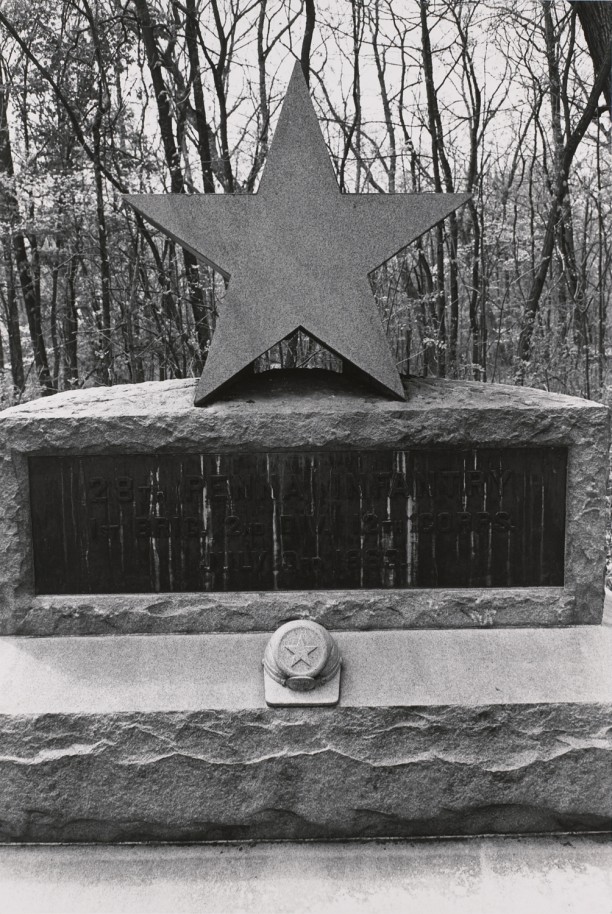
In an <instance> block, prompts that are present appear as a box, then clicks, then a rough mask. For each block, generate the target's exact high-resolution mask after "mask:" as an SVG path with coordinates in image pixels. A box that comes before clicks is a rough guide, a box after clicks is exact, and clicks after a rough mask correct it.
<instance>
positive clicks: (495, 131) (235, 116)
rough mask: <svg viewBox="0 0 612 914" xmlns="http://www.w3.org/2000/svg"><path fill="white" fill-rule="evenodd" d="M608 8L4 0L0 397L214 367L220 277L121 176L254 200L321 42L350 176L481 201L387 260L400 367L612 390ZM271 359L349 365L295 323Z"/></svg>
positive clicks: (382, 292)
mask: <svg viewBox="0 0 612 914" xmlns="http://www.w3.org/2000/svg"><path fill="white" fill-rule="evenodd" d="M611 19H612V4H609V3H606V2H579V3H575V4H572V3H568V2H565V0H563V2H562V0H555V2H539V0H520V2H503V3H502V2H500V0H485V2H481V3H467V2H463V3H461V2H460V3H457V2H451V0H433V2H430V3H419V2H416V0H415V2H412V3H409V4H404V3H399V2H396V0H362V2H358V3H352V4H350V3H338V2H326V3H323V2H318V0H302V2H297V0H292V2H279V0H259V2H248V0H123V2H121V0H62V2H60V3H59V4H58V3H51V2H49V0H28V2H27V3H26V2H25V0H7V2H5V3H4V4H3V5H2V8H1V9H0V238H1V246H0V378H1V381H2V386H1V396H2V405H3V406H9V405H11V403H13V402H16V400H19V399H23V398H24V397H25V398H30V397H32V396H39V395H40V394H41V393H53V392H54V391H57V390H65V389H72V388H78V387H81V386H84V385H92V384H96V385H98V384H118V383H125V382H130V381H133V382H138V381H144V380H157V379H164V378H170V377H187V376H191V375H198V374H199V373H200V371H201V368H202V365H203V363H204V361H205V358H206V352H207V350H208V347H209V344H210V339H211V335H212V333H213V332H214V326H215V316H216V313H217V309H218V308H219V309H222V308H223V295H224V291H225V285H224V280H223V278H222V277H221V276H220V275H215V274H214V273H213V272H212V271H211V270H210V269H208V268H206V267H204V266H203V265H201V264H198V263H197V262H196V261H195V259H194V258H193V257H192V256H191V255H190V254H189V253H187V252H183V251H182V250H181V249H180V248H177V247H176V246H175V245H174V244H173V243H172V242H171V241H169V240H168V239H167V238H165V237H163V236H161V235H159V234H157V233H155V232H154V231H153V230H152V229H151V228H150V227H149V226H147V225H146V224H145V223H144V222H143V221H142V220H141V219H140V218H139V217H138V216H136V215H135V214H134V213H133V212H130V211H128V209H127V208H125V207H124V206H123V204H122V194H124V193H149V192H158V193H159V192H172V193H202V192H206V193H253V192H255V191H256V190H257V185H258V180H259V177H260V175H261V171H262V168H263V165H264V163H265V160H266V155H267V151H268V148H269V144H270V140H271V136H272V135H273V131H274V127H275V124H276V119H277V116H278V111H279V105H280V101H281V100H282V98H283V95H284V92H285V89H286V85H287V81H288V78H289V75H290V73H291V68H292V66H293V62H294V61H295V59H296V58H297V59H300V60H301V61H302V65H303V67H304V71H305V73H306V74H307V76H308V79H309V85H310V92H311V95H312V97H313V99H314V103H315V108H316V110H317V114H318V117H319V121H320V123H321V125H322V127H323V130H324V133H325V136H326V141H327V144H328V147H329V150H330V153H331V156H332V159H333V162H334V165H335V169H336V174H337V176H338V182H339V186H340V188H341V189H342V190H345V191H347V192H360V193H364V192H371V193H394V192H405V191H407V192H411V191H418V192H427V191H432V192H440V191H442V192H451V193H462V192H465V191H468V192H470V193H472V194H473V199H472V202H471V203H470V204H469V205H468V206H466V207H465V208H464V209H463V210H461V211H459V212H457V213H456V214H453V215H452V216H450V217H449V218H448V219H447V220H446V222H445V223H444V224H443V225H440V226H438V227H437V228H435V229H433V230H432V231H431V232H429V233H428V234H427V235H425V236H424V237H423V238H422V239H421V240H420V241H419V242H417V243H415V244H414V245H412V246H411V247H410V248H409V249H408V250H406V251H404V252H402V253H401V254H400V255H398V256H397V257H395V258H393V259H392V260H391V261H389V262H388V263H387V264H386V265H385V266H384V267H381V268H380V269H379V270H377V271H376V273H375V274H374V275H373V276H372V281H373V287H374V290H375V293H376V297H377V301H378V303H379V306H380V311H381V316H382V319H383V321H384V324H385V326H386V329H387V332H388V335H389V340H390V342H391V345H392V348H393V351H394V353H395V357H396V360H397V363H398V366H399V369H400V371H401V372H402V373H404V374H413V375H421V374H425V375H438V376H447V377H459V378H472V379H476V380H482V381H502V382H506V383H524V384H528V385H531V386H536V387H543V388H546V389H549V390H557V391H562V392H564V393H571V394H579V395H582V396H587V397H593V398H596V399H600V398H602V397H603V398H605V392H606V384H607V364H608V359H609V342H608V335H609V334H608V322H609V315H608V311H609V307H608V306H609V298H610V288H612V238H611V237H610V225H611V224H612V213H611V210H612V186H611V185H612V177H611V169H610V164H611V149H610V114H609V107H610V45H611V43H612V42H611V40H610V36H611V35H612V28H611ZM261 361H262V363H263V366H265V367H268V366H273V365H280V366H283V367H291V366H301V365H333V363H334V359H333V357H332V356H331V355H330V354H329V353H325V352H323V351H321V349H320V347H319V346H318V345H316V344H315V343H314V342H312V341H310V340H308V339H307V338H305V337H304V336H303V335H302V334H298V335H297V336H295V337H294V338H291V339H289V340H288V342H287V343H284V344H283V345H282V346H281V347H275V349H274V350H271V351H270V352H269V353H267V354H266V355H265V356H264V357H263V358H262V360H261Z"/></svg>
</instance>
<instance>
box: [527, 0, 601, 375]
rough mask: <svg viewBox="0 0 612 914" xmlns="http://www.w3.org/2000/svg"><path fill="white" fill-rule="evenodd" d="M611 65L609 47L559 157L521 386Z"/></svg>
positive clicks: (531, 303) (530, 311)
mask: <svg viewBox="0 0 612 914" xmlns="http://www.w3.org/2000/svg"><path fill="white" fill-rule="evenodd" d="M549 2H550V0H546V3H545V8H546V5H547V4H548V3H549ZM611 61H612V49H611V48H610V47H608V49H607V54H606V55H605V57H604V60H603V62H602V65H601V68H600V70H599V72H598V73H597V76H596V79H595V82H594V84H593V88H592V89H591V92H590V94H589V98H588V100H587V103H586V105H585V108H584V111H583V113H582V115H581V117H580V120H579V121H578V123H577V125H576V127H575V128H574V130H573V131H571V132H570V133H569V134H568V135H566V137H565V142H564V146H563V149H562V152H561V155H560V156H559V164H558V170H557V174H556V176H555V177H556V180H555V184H554V187H553V195H552V200H551V203H550V208H549V211H548V219H547V222H546V231H545V234H544V241H543V242H542V248H541V251H540V257H539V262H538V266H537V268H536V269H535V272H534V276H533V279H532V283H531V288H530V291H529V295H528V298H527V301H526V303H525V309H524V313H523V326H522V329H521V335H520V338H519V358H520V360H521V365H520V366H519V373H518V376H517V380H518V381H519V383H522V382H523V380H524V372H525V366H526V364H527V363H528V362H529V359H530V357H531V341H532V338H533V331H534V326H535V321H536V317H537V313H538V308H539V305H540V298H541V295H542V291H543V289H544V284H545V282H546V277H547V275H548V269H549V266H550V261H551V257H552V254H553V250H554V244H555V237H556V235H557V225H558V222H559V219H560V218H561V217H562V204H563V201H564V199H565V196H566V194H567V191H568V178H569V171H570V168H571V165H572V162H573V159H574V155H575V154H576V150H577V149H578V146H579V144H580V141H581V140H582V138H583V136H584V134H585V133H586V131H587V128H588V126H589V124H590V123H591V122H592V120H593V118H594V117H596V115H597V113H598V108H597V103H598V101H599V97H600V95H601V93H602V92H603V88H604V85H606V82H607V81H609V79H610V64H611Z"/></svg>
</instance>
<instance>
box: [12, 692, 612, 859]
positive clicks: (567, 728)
mask: <svg viewBox="0 0 612 914" xmlns="http://www.w3.org/2000/svg"><path fill="white" fill-rule="evenodd" d="M1 724H2V730H3V736H2V744H3V752H2V755H3V758H2V764H1V768H0V770H1V780H2V794H3V816H2V826H1V832H0V834H1V836H2V839H3V840H5V841H147V840H165V841H202V840H219V839H230V838H239V839H247V838H315V837H316V838H330V837H334V838H342V837H363V836H397V835H405V836H409V835H466V834H486V833H513V832H546V831H574V830H576V831H580V830H590V831H597V830H600V831H605V830H607V829H609V826H610V821H611V818H612V793H611V790H610V787H611V786H612V785H611V780H612V778H611V771H612V739H611V737H610V727H611V724H612V709H611V708H610V706H608V707H601V706H597V705H577V706H576V705H574V706H571V705H549V706H546V707H542V706H524V705H507V706H497V707H495V706H488V707H479V708H470V709H466V708H457V707H455V708H450V707H446V708H429V707H425V708H423V707H420V708H376V709H372V708H343V709H340V710H338V711H335V710H334V711H332V710H321V709H319V710H316V711H313V710H305V709H301V710H299V711H295V710H285V709H283V710H282V711H278V710H277V711H273V710H263V709H262V710H248V711H242V712H228V711H200V712H191V713H183V714H181V713H172V714H168V713H166V714H159V713H158V714H154V713H149V714H143V713H140V714H126V713H124V714H114V715H104V716H95V717H94V716H87V715H75V716H70V715H48V716H41V717H37V718H27V717H24V718H19V719H12V720H11V719H7V718H3V719H2V721H1Z"/></svg>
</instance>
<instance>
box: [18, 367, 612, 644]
mask: <svg viewBox="0 0 612 914" xmlns="http://www.w3.org/2000/svg"><path fill="white" fill-rule="evenodd" d="M305 376H307V377H305ZM194 385H195V381H192V380H188V381H167V382H160V383H145V384H139V385H128V386H123V387H115V388H95V389H89V390H83V391H78V392H73V393H64V394H57V395H56V396H54V397H49V398H43V399H41V400H36V401H34V402H31V403H27V404H25V405H23V406H18V407H14V408H12V409H9V410H6V411H5V412H3V413H2V414H0V633H1V634H25V635H52V634H58V635H65V634H71V633H73V634H85V633H88V634H108V633H117V632H205V631H262V630H264V631H265V630H269V629H271V628H274V627H276V626H277V625H279V624H281V623H282V622H284V621H286V620H287V618H296V617H301V616H304V617H308V618H312V619H315V620H317V621H319V622H321V623H322V624H324V625H326V626H328V627H332V628H336V629H342V628H346V629H375V628H410V627H470V626H472V627H488V626H526V625H539V626H542V625H545V626H551V625H553V626H554V625H571V624H576V623H599V622H600V621H601V612H602V601H603V573H604V559H605V556H604V549H605V523H606V514H605V499H604V495H605V485H606V478H607V462H608V411H607V410H606V409H605V408H604V407H603V406H601V404H597V403H594V402H592V401H587V400H580V399H577V398H574V397H566V396H563V395H560V394H549V393H546V392H543V391H539V390H532V389H529V388H516V387H507V386H503V385H486V384H478V383H475V382H458V381H444V380H413V381H411V382H410V383H409V384H408V389H407V394H408V399H407V400H406V402H398V401H391V400H385V399H382V398H380V397H377V396H375V395H373V394H370V393H368V392H367V391H364V390H363V389H361V388H359V387H358V386H356V385H355V384H354V383H353V382H351V386H349V384H348V383H347V381H346V380H344V379H343V376H342V375H335V376H334V375H332V376H331V378H330V375H329V373H319V372H317V371H308V372H301V373H300V372H297V373H295V374H294V375H292V374H288V373H285V372H270V373H268V375H265V376H259V377H257V376H254V377H253V379H252V380H250V381H247V382H243V383H241V384H240V385H239V386H238V387H236V388H235V389H234V391H233V392H232V391H230V392H229V393H228V394H226V396H225V397H224V398H223V399H222V400H219V401H217V402H216V403H214V404H213V405H211V406H208V407H204V408H196V407H194V406H193V402H192V401H193V389H194ZM431 445H440V446H446V447H448V446H457V447H460V446H475V445H481V446H487V445H488V446H504V447H513V446H514V447H520V446H539V445H550V446H567V447H568V448H569V459H568V496H567V522H566V557H565V586H564V587H556V588H523V589H508V590H496V589H490V590H484V589H483V590H478V591H472V590H444V589H440V590H405V591H353V592H343V591H328V592H291V593H266V594H257V593H240V594H234V593H227V594H223V593H208V594H207V593H198V594H153V595H142V594H136V595H123V596H118V597H106V596H90V595H87V596H72V597H53V596H45V597H36V596H35V595H34V583H33V563H32V554H31V541H30V531H29V523H30V520H29V500H28V475H27V457H28V456H29V455H36V454H49V453H51V454H57V455H70V454H96V453H118V454H120V453H122V452H123V453H125V452H130V451H131V452H132V453H134V452H136V453H137V452H142V451H148V452H164V451H165V452H176V453H178V452H184V453H189V452H193V451H194V450H197V449H205V450H207V451H209V452H212V453H215V452H218V451H228V450H231V451H236V452H240V451H243V452H244V451H253V450H259V451H261V450H279V449H283V448H303V449H326V448H332V447H333V448H338V449H343V448H344V449H347V448H349V449H350V448H357V447H359V448H365V447H367V448H405V447H418V446H423V447H425V446H431Z"/></svg>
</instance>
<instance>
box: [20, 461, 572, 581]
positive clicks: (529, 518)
mask: <svg viewBox="0 0 612 914" xmlns="http://www.w3.org/2000/svg"><path fill="white" fill-rule="evenodd" d="M566 461H567V453H566V450H565V449H564V448H545V447H543V448H502V449H500V448H477V449H465V450H456V449H453V450H450V449H440V448H436V449H430V450H416V449H415V450H402V451H392V450H387V451H319V452H313V453H304V452H294V453H291V452H283V453H250V454H248V453H247V454H222V455H211V454H189V455H185V454H180V455H179V454H163V455H125V456H118V455H112V456H110V455H104V456H87V457H78V456H74V457H32V458H30V461H29V463H30V492H31V509H32V536H33V548H34V568H35V583H36V591H37V593H42V594H48V593H56V594H68V593H139V592H146V593H151V592H156V591H157V592H172V591H266V590H330V589H354V588H365V589H375V588H408V587H527V586H531V587H533V586H552V585H562V584H563V565H564V542H565V485H566Z"/></svg>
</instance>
